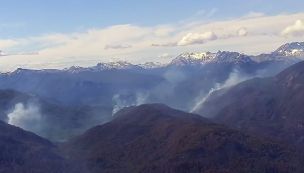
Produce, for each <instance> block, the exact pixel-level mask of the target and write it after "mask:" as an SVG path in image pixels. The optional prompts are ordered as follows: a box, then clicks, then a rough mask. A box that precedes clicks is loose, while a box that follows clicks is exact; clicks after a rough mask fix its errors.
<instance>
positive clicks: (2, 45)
mask: <svg viewBox="0 0 304 173" xmlns="http://www.w3.org/2000/svg"><path fill="white" fill-rule="evenodd" d="M18 44H19V43H18V42H17V41H15V40H9V39H7V40H0V49H1V50H2V49H8V48H11V47H15V46H17V45H18Z"/></svg>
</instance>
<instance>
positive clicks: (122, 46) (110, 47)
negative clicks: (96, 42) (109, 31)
mask: <svg viewBox="0 0 304 173" xmlns="http://www.w3.org/2000/svg"><path fill="white" fill-rule="evenodd" d="M131 47H132V46H131V45H128V44H114V45H106V46H105V47H104V49H105V50H107V49H128V48H131Z"/></svg>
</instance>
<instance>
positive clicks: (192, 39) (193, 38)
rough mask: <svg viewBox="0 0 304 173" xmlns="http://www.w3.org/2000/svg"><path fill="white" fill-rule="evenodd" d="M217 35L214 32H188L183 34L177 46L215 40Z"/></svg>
mask: <svg viewBox="0 0 304 173" xmlns="http://www.w3.org/2000/svg"><path fill="white" fill-rule="evenodd" d="M216 39H217V36H216V35H215V33H214V32H211V31H209V32H205V33H188V34H187V35H185V36H184V37H183V38H182V39H181V40H180V41H179V42H178V43H177V45H178V46H187V45H192V44H203V43H206V42H207V41H212V40H216Z"/></svg>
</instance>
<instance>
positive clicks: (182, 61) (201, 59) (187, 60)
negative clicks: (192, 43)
mask: <svg viewBox="0 0 304 173" xmlns="http://www.w3.org/2000/svg"><path fill="white" fill-rule="evenodd" d="M215 56H216V54H214V53H211V52H196V53H194V52H193V53H189V52H186V53H182V54H180V55H179V56H177V57H176V58H175V59H173V60H172V62H171V63H170V64H172V65H190V64H193V65H196V64H203V63H205V62H208V61H211V60H212V59H214V58H215Z"/></svg>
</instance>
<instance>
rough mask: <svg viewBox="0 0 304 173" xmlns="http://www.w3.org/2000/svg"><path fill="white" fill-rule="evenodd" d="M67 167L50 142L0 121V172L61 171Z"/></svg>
mask: <svg viewBox="0 0 304 173" xmlns="http://www.w3.org/2000/svg"><path fill="white" fill-rule="evenodd" d="M68 168H69V165H68V163H67V162H66V161H65V159H64V158H63V157H61V156H60V155H59V154H58V151H57V148H56V147H55V145H53V144H52V143H51V142H49V141H47V140H45V139H43V138H41V137H39V136H37V135H35V134H33V133H30V132H27V131H24V130H22V129H20V128H17V127H14V126H11V125H8V124H5V123H4V122H1V121H0V172H1V173H8V172H9V173H23V172H24V173H25V172H31V173H42V172H44V173H63V172H70V171H71V170H68Z"/></svg>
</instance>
